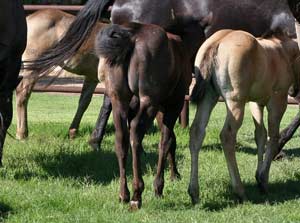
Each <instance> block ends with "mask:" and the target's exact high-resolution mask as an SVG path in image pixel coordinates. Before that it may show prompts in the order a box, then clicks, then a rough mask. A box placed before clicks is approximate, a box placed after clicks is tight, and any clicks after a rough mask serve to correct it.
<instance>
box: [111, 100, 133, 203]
mask: <svg viewBox="0 0 300 223" xmlns="http://www.w3.org/2000/svg"><path fill="white" fill-rule="evenodd" d="M112 106H113V108H114V109H113V119H114V125H115V130H116V131H115V150H116V154H117V158H118V164H119V171H120V194H119V199H120V201H121V202H129V199H130V193H129V190H128V187H127V178H126V162H127V155H128V148H129V133H128V127H127V119H128V108H129V105H128V104H127V103H126V102H121V101H119V100H118V99H112Z"/></svg>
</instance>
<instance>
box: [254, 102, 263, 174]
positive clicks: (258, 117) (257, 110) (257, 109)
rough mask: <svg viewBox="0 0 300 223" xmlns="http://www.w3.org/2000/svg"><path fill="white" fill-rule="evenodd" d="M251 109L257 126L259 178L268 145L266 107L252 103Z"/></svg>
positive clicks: (257, 171) (256, 140) (257, 170)
mask: <svg viewBox="0 0 300 223" xmlns="http://www.w3.org/2000/svg"><path fill="white" fill-rule="evenodd" d="M250 109H251V113H252V118H253V121H254V125H255V142H256V146H257V159H258V161H257V169H256V174H255V177H256V178H257V177H258V173H259V170H260V169H261V167H262V164H263V156H264V152H265V146H266V143H267V130H266V128H265V125H264V107H263V106H260V105H258V104H257V103H254V102H250Z"/></svg>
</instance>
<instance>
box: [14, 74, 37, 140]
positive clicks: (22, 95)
mask: <svg viewBox="0 0 300 223" xmlns="http://www.w3.org/2000/svg"><path fill="white" fill-rule="evenodd" d="M22 75H24V77H23V79H22V81H21V82H20V84H19V85H18V87H17V89H16V110H17V133H16V137H17V139H21V140H22V139H25V138H27V137H28V112H27V108H28V101H29V98H30V95H31V92H32V89H33V86H34V84H35V83H36V81H37V80H38V79H39V76H38V75H34V74H30V75H26V73H24V74H22Z"/></svg>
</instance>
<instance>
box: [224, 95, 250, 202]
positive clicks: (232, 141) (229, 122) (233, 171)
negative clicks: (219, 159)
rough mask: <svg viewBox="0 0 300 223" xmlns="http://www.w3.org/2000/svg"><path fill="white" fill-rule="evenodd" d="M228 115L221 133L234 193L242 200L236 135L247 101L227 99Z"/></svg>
mask: <svg viewBox="0 0 300 223" xmlns="http://www.w3.org/2000/svg"><path fill="white" fill-rule="evenodd" d="M226 106H227V117H226V120H225V124H224V126H223V129H222V131H221V134H220V139H221V142H222V146H223V150H224V154H225V158H226V162H227V167H228V171H229V175H230V178H231V183H232V187H233V191H234V193H235V194H236V195H237V196H238V197H239V199H240V200H245V199H246V196H245V190H244V187H243V185H242V182H241V178H240V174H239V169H238V166H237V162H236V156H235V145H236V135H237V132H238V130H239V128H240V127H241V124H242V122H243V117H244V110H245V103H241V102H235V101H231V100H226Z"/></svg>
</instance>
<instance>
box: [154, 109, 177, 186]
mask: <svg viewBox="0 0 300 223" xmlns="http://www.w3.org/2000/svg"><path fill="white" fill-rule="evenodd" d="M163 117H164V116H163V114H162V113H161V112H158V114H157V115H156V120H157V123H158V126H159V128H160V129H162V126H163ZM176 147H177V144H176V137H175V135H174V140H173V141H172V144H171V146H170V150H169V153H168V160H169V164H170V172H171V176H170V179H171V180H175V179H180V178H181V177H180V173H179V171H178V169H177V165H176Z"/></svg>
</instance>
